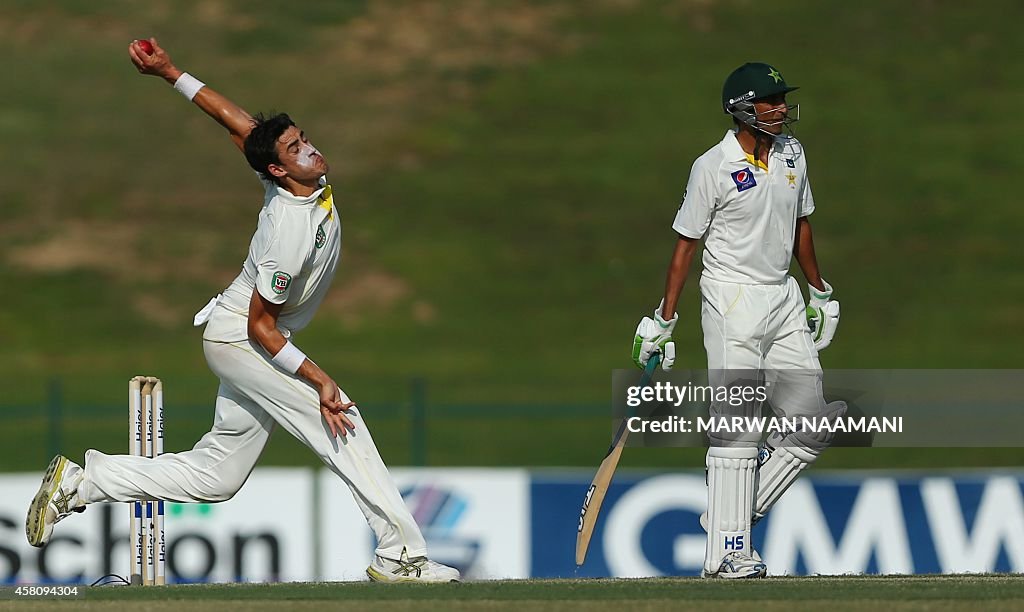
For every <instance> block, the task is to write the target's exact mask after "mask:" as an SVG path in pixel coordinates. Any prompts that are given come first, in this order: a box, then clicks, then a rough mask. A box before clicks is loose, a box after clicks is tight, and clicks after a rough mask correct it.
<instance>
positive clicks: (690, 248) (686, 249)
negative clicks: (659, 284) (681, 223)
mask: <svg viewBox="0 0 1024 612" xmlns="http://www.w3.org/2000/svg"><path fill="white" fill-rule="evenodd" d="M698 242H700V240H699V239H697V238H690V237H688V236H683V235H682V234H679V240H678V241H677V242H676V248H675V251H673V253H672V261H671V262H670V263H669V265H668V274H667V276H666V278H665V301H664V303H663V306H662V308H661V317H662V318H663V319H665V320H666V321H667V320H669V319H671V318H672V317H674V316H675V312H676V304H677V303H678V302H679V294H680V293H682V291H683V286H684V285H685V284H686V277H687V276H688V275H689V273H690V263H691V262H693V254H694V253H696V252H697V243H698Z"/></svg>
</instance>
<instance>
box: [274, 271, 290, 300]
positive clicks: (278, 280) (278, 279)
mask: <svg viewBox="0 0 1024 612" xmlns="http://www.w3.org/2000/svg"><path fill="white" fill-rule="evenodd" d="M290 284H292V275H291V274H288V273H287V272H274V284H273V288H274V293H276V294H278V295H281V294H282V293H284V292H285V291H287V290H288V285H290Z"/></svg>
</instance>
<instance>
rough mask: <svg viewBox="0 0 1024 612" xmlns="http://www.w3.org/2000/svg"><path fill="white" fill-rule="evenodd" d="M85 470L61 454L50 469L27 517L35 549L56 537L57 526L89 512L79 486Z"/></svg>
mask: <svg viewBox="0 0 1024 612" xmlns="http://www.w3.org/2000/svg"><path fill="white" fill-rule="evenodd" d="M84 474H85V471H84V470H82V468H81V466H79V465H78V464H77V463H75V462H73V461H71V460H70V459H68V458H67V457H65V456H63V455H57V456H56V457H54V458H53V461H51V462H50V465H49V467H47V468H46V475H45V476H43V484H41V485H40V486H39V492H38V493H36V496H35V497H34V498H33V499H32V505H30V506H29V507H28V516H27V517H25V535H26V536H28V543H29V544H31V545H32V546H36V547H39V546H43V545H45V544H46V543H47V542H49V541H50V536H51V535H53V526H54V525H55V524H56V523H58V522H59V521H61V520H63V519H64V518H65V517H67V516H69V515H70V514H71V513H72V512H85V504H84V503H83V502H82V501H81V499H79V497H78V485H79V483H81V482H82V476H83V475H84Z"/></svg>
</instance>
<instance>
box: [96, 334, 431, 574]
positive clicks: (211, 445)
mask: <svg viewBox="0 0 1024 612" xmlns="http://www.w3.org/2000/svg"><path fill="white" fill-rule="evenodd" d="M203 348H204V352H205V353H206V361H207V363H208V364H209V365H210V369H211V370H213V373H214V374H216V375H217V376H218V377H219V378H220V383H221V384H220V389H219V390H218V393H217V404H216V412H215V416H214V423H213V428H212V429H211V430H210V432H209V433H207V434H206V435H204V436H203V437H202V439H200V440H199V442H197V443H196V445H195V447H193V448H192V450H188V451H184V452H181V453H165V454H163V455H161V456H159V457H157V458H155V459H149V458H146V457H134V456H131V455H105V454H103V453H101V452H99V451H96V450H89V451H88V452H87V453H86V455H85V475H84V478H83V481H82V484H81V485H80V487H79V495H80V496H81V497H82V499H83V501H85V502H86V503H92V502H128V501H136V500H164V501H172V502H219V501H224V500H227V499H230V498H231V497H232V496H233V495H234V494H235V492H236V491H238V489H240V488H241V487H242V484H244V483H245V481H246V479H247V478H248V477H249V474H250V473H251V472H252V469H253V467H254V466H255V465H256V461H257V460H258V459H259V456H260V453H262V452H263V447H264V446H266V444H267V441H268V440H269V439H270V434H271V432H272V431H273V429H274V427H275V425H281V427H283V428H284V429H286V430H287V431H288V433H290V434H292V435H293V436H295V437H296V438H297V439H299V440H300V441H301V442H302V443H303V444H305V445H306V446H308V447H309V448H310V450H312V451H313V452H314V453H316V455H317V456H318V457H319V458H320V459H321V460H322V461H323V462H324V463H325V464H327V466H328V467H329V468H330V469H331V470H332V471H334V473H335V474H337V475H338V476H339V477H340V478H341V479H342V480H343V481H345V483H346V484H347V485H348V487H349V489H350V490H351V491H352V495H353V496H354V497H355V500H356V503H357V505H358V506H359V508H360V510H362V512H363V514H364V515H365V516H366V521H367V523H369V525H370V528H371V529H372V530H373V532H374V533H375V534H376V536H377V551H376V552H377V554H378V555H381V556H382V557H386V558H390V559H398V558H400V557H401V553H402V549H406V551H407V552H408V554H409V556H410V557H416V556H420V555H426V543H425V542H424V540H423V535H422V534H421V533H420V529H419V527H418V526H417V525H416V521H415V520H414V519H413V517H412V515H411V514H410V513H409V510H408V508H406V506H405V503H404V501H403V500H402V496H401V494H400V493H399V492H398V488H397V487H396V486H395V484H394V481H392V479H391V475H390V474H389V473H388V470H387V467H386V466H385V465H384V461H383V460H382V459H381V457H380V454H378V452H377V447H376V446H375V445H374V443H373V438H372V437H371V436H370V431H369V429H368V428H367V426H366V422H365V421H364V420H363V418H362V416H361V415H360V414H359V410H358V409H353V410H351V411H349V412H348V413H347V416H348V418H349V419H350V420H351V421H352V422H353V424H354V425H355V431H349V432H348V437H346V438H343V437H341V435H340V434H339V436H338V438H332V437H331V433H330V429H329V428H328V426H327V424H326V423H325V422H324V420H323V418H322V417H321V415H320V408H319V406H320V398H319V394H318V393H317V392H316V390H314V388H313V387H312V386H311V385H309V384H308V383H306V382H305V381H303V380H302V379H300V378H298V377H296V376H294V375H291V374H288V373H287V372H285V371H283V370H281V369H280V368H278V367H277V366H276V365H274V363H273V362H272V361H271V360H270V357H269V356H268V355H267V353H266V351H264V350H263V349H262V348H259V347H257V346H255V345H254V344H252V343H250V342H248V341H244V342H233V343H218V342H211V341H204V342H203ZM341 397H342V401H345V402H348V401H349V398H348V396H347V395H346V394H345V392H344V391H342V393H341Z"/></svg>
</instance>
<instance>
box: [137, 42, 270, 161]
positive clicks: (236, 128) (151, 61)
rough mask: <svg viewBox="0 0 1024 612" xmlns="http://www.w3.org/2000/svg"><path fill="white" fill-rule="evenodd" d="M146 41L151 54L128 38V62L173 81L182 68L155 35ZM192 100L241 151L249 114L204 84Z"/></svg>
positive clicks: (249, 121)
mask: <svg viewBox="0 0 1024 612" xmlns="http://www.w3.org/2000/svg"><path fill="white" fill-rule="evenodd" d="M149 42H150V43H151V44H152V45H153V53H152V54H151V55H150V54H147V53H146V52H145V51H143V50H142V47H141V46H139V41H132V42H131V44H129V45H128V55H129V56H131V59H132V63H133V64H135V67H136V68H137V69H138V71H139V72H141V73H142V74H149V75H153V76H158V77H161V78H162V79H164V80H165V81H167V82H168V83H170V84H171V85H174V84H175V83H177V82H178V79H180V78H181V77H182V75H183V74H185V72H184V71H182V70H180V69H179V68H178V67H176V66H175V65H174V63H173V62H172V61H171V57H170V55H168V54H167V52H166V51H164V49H163V48H162V47H161V46H160V45H158V44H157V42H156V39H155V38H150V39H149ZM192 101H193V102H195V104H196V106H198V107H199V108H201V109H202V110H203V112H205V113H206V114H207V115H209V116H210V117H212V118H213V120H214V121H216V122H217V123H219V124H221V125H222V126H224V128H226V129H227V131H228V133H229V134H230V135H231V141H232V142H234V143H235V146H237V147H238V149H239V150H240V151H243V152H244V150H245V138H246V136H248V135H249V132H250V131H252V126H253V122H252V115H250V114H249V113H247V112H246V111H245V109H243V108H242V107H240V106H238V105H237V104H235V103H234V102H232V101H231V100H228V99H227V98H226V97H224V96H223V95H221V94H219V93H217V92H216V91H214V90H213V89H211V88H210V87H209V86H207V85H203V86H202V88H201V89H200V90H199V91H198V93H196V94H195V96H194V97H193V98H192Z"/></svg>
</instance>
